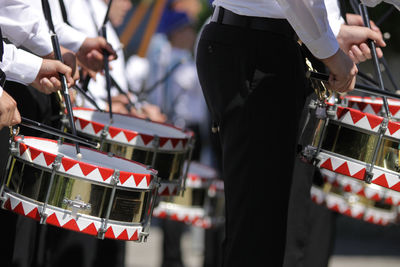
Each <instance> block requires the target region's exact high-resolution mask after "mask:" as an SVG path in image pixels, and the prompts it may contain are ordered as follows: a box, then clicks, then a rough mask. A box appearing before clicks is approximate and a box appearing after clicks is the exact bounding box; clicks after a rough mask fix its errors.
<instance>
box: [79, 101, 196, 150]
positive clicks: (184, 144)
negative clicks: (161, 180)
mask: <svg viewBox="0 0 400 267" xmlns="http://www.w3.org/2000/svg"><path fill="white" fill-rule="evenodd" d="M75 109H76V110H87V111H93V112H96V110H94V109H88V108H75ZM115 114H118V115H120V116H124V117H128V118H129V117H133V118H135V119H139V120H143V121H146V120H145V119H142V118H137V117H135V116H129V115H126V114H120V113H115ZM74 118H76V120H81V121H84V122H85V123H87V125H89V124H93V123H96V124H98V125H100V126H101V128H102V129H104V127H105V124H103V123H100V122H96V121H90V120H87V119H83V118H80V117H77V116H76V115H74ZM151 123H154V124H159V125H163V126H165V127H170V128H173V129H175V130H178V131H180V132H181V133H183V134H185V135H186V138H177V137H165V136H161V135H149V134H144V133H140V132H138V131H134V130H129V129H124V128H119V127H115V126H109V129H112V130H115V131H118V132H124V133H128V134H134V135H135V137H136V136H137V135H140V136H146V137H151V138H152V139H151V140H150V141H148V143H150V142H151V141H152V140H154V137H155V136H158V137H159V138H160V139H162V141H163V142H161V143H162V145H161V146H160V147H159V149H163V146H164V145H166V144H167V143H168V141H171V143H172V147H173V148H174V147H176V146H177V145H178V143H179V142H181V143H182V147H187V145H188V143H189V140H190V139H191V138H192V137H193V136H194V133H193V132H192V131H184V130H182V129H179V128H177V127H175V126H173V125H169V124H165V123H161V122H154V121H151ZM75 124H77V122H76V121H75ZM87 125H86V126H85V127H84V129H87ZM78 126H79V127H78V129H77V131H81V132H84V133H88V132H87V131H85V130H84V129H82V128H81V127H80V124H79V125H78ZM102 129H100V130H99V131H98V132H97V133H96V136H97V134H98V133H100V132H101V131H102ZM117 135H118V134H115V136H117ZM125 136H126V134H125ZM110 137H111V136H110V134H108V135H107V137H106V140H113V139H112V138H110ZM135 137H133V138H132V139H131V140H133V139H134V138H135ZM142 140H144V138H142ZM174 141H175V142H176V144H175V145H174ZM129 142H130V141H128V142H126V143H123V144H126V145H127V144H129ZM145 145H147V144H145Z"/></svg>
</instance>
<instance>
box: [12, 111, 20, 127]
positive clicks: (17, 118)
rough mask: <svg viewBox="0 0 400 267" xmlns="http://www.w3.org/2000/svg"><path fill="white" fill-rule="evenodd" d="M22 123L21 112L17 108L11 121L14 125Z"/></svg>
mask: <svg viewBox="0 0 400 267" xmlns="http://www.w3.org/2000/svg"><path fill="white" fill-rule="evenodd" d="M19 123H21V114H20V113H19V111H18V109H17V108H16V109H15V112H14V117H13V119H12V121H11V124H12V126H14V125H16V124H19Z"/></svg>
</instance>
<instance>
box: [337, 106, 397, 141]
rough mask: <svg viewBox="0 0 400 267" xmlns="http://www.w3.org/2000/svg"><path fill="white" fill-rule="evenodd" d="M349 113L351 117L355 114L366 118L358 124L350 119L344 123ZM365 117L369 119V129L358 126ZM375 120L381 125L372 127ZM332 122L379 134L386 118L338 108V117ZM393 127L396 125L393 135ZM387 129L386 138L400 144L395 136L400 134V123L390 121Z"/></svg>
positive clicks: (347, 108)
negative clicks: (391, 129)
mask: <svg viewBox="0 0 400 267" xmlns="http://www.w3.org/2000/svg"><path fill="white" fill-rule="evenodd" d="M349 112H350V116H351V115H354V114H358V115H364V116H363V117H362V118H360V119H359V120H357V121H356V122H354V120H353V119H350V120H348V121H343V120H344V117H345V116H346V114H347V113H349ZM364 117H367V121H368V125H369V128H368V127H365V126H364V125H358V124H357V123H358V122H359V121H361V120H362V119H363V118H364ZM374 119H375V120H379V123H376V125H374V126H372V125H371V121H373V120H374ZM331 120H332V121H333V122H335V123H338V124H344V125H349V126H353V127H356V128H357V129H363V130H366V131H367V132H371V133H375V134H377V131H379V126H381V125H382V123H383V121H384V117H381V116H379V115H376V114H371V113H366V112H362V111H361V110H358V109H354V108H350V107H342V106H337V111H336V116H335V118H333V119H331ZM393 125H395V127H394V128H395V130H394V131H393V133H391V131H390V126H393ZM386 128H387V129H386V131H385V133H384V136H386V137H388V138H393V139H395V140H399V141H398V142H400V138H396V136H395V135H396V134H397V135H399V134H400V122H397V121H393V120H389V121H388V125H387V127H386Z"/></svg>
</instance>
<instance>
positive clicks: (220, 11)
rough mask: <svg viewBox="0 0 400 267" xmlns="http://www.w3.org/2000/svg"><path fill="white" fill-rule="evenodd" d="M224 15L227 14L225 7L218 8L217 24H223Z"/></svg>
mask: <svg viewBox="0 0 400 267" xmlns="http://www.w3.org/2000/svg"><path fill="white" fill-rule="evenodd" d="M224 13H225V8H223V7H221V6H220V7H218V19H217V22H218V23H219V24H222V20H223V19H224Z"/></svg>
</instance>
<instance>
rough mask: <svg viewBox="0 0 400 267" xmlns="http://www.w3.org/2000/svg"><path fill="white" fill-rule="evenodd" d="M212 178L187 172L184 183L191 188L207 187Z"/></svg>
mask: <svg viewBox="0 0 400 267" xmlns="http://www.w3.org/2000/svg"><path fill="white" fill-rule="evenodd" d="M211 182H212V179H210V178H208V177H207V178H205V177H201V176H200V175H197V174H194V173H188V175H187V178H186V181H185V184H186V187H191V188H208V187H209V186H210V185H211Z"/></svg>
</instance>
